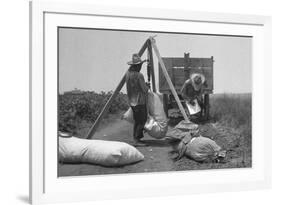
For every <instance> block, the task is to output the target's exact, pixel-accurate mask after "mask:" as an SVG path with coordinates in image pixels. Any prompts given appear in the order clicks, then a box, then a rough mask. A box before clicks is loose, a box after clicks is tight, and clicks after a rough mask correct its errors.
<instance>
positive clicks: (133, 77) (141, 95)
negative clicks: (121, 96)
mask: <svg viewBox="0 0 281 205" xmlns="http://www.w3.org/2000/svg"><path fill="white" fill-rule="evenodd" d="M126 86H127V95H128V98H129V103H130V105H131V106H136V105H144V104H146V99H147V92H148V87H147V86H146V84H145V81H144V77H143V75H142V74H141V73H140V72H137V71H128V72H127V74H126Z"/></svg>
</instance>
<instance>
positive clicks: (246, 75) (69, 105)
mask: <svg viewBox="0 0 281 205" xmlns="http://www.w3.org/2000/svg"><path fill="white" fill-rule="evenodd" d="M57 35H58V43H57V50H58V63H57V73H58V90H57V95H58V100H57V106H58V107H57V110H58V113H57V118H58V125H57V126H58V132H57V133H58V145H57V149H58V161H57V163H58V170H57V171H58V177H66V176H85V175H107V174H133V173H155V172H175V171H190V170H193V171H196V170H210V169H230V168H231V169H238V168H239V169H243V168H251V167H252V36H235V35H220V34H217V35H214V34H205V33H204V34H203V33H202V34H200V33H176V32H175V33H173V32H159V31H135V30H112V29H100V28H74V27H58V28H57Z"/></svg>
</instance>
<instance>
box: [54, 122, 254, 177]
mask: <svg viewBox="0 0 281 205" xmlns="http://www.w3.org/2000/svg"><path fill="white" fill-rule="evenodd" d="M132 129H133V126H132V124H130V123H128V122H126V121H124V120H121V119H120V118H119V117H118V118H115V119H113V120H111V122H109V123H107V124H106V125H103V126H101V128H100V129H99V130H98V131H97V132H96V134H95V135H94V137H93V139H102V140H111V141H122V142H126V143H129V144H131V143H132V142H133V141H132ZM86 131H87V130H86V129H85V130H84V131H82V133H86ZM200 132H201V133H202V135H203V136H205V137H209V138H211V139H213V140H215V141H216V142H217V143H218V144H219V145H220V146H222V147H223V148H225V149H227V150H228V158H227V162H226V163H224V164H221V163H220V164H218V163H198V162H195V161H193V160H191V159H188V158H186V157H184V158H182V159H181V160H179V161H174V160H173V155H172V154H171V151H172V148H171V147H170V146H169V145H168V144H167V143H166V142H165V141H164V140H156V139H153V138H151V137H149V136H148V135H147V134H145V137H144V141H145V142H146V143H147V144H148V145H149V146H146V147H138V150H139V151H140V152H141V153H142V154H143V155H144V157H145V159H144V161H141V162H139V163H136V164H132V165H127V166H123V167H114V168H111V167H102V166H99V165H92V164H59V169H58V176H81V175H97V174H120V173H140V172H159V171H161V172H164V171H176V170H195V169H196V170H197V169H210V168H234V167H250V166H251V156H245V147H241V146H240V145H239V143H240V144H241V142H240V141H241V140H240V136H239V135H238V134H237V133H236V132H235V131H233V130H229V129H226V128H224V127H220V126H219V125H216V124H212V123H206V124H204V125H200Z"/></svg>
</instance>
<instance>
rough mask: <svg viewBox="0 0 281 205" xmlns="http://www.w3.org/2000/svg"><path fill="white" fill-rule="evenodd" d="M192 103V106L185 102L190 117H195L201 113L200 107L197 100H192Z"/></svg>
mask: <svg viewBox="0 0 281 205" xmlns="http://www.w3.org/2000/svg"><path fill="white" fill-rule="evenodd" d="M193 103H194V105H192V104H190V103H189V102H185V104H186V107H187V109H188V111H189V114H190V115H195V114H197V113H199V112H200V111H201V107H200V105H199V103H198V101H197V99H195V100H193Z"/></svg>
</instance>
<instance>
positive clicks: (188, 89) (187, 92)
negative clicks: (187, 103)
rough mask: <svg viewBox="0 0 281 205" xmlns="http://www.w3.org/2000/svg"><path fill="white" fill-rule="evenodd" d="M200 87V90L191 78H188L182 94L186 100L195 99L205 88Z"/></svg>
mask: <svg viewBox="0 0 281 205" xmlns="http://www.w3.org/2000/svg"><path fill="white" fill-rule="evenodd" d="M202 87H203V86H202ZM202 87H201V88H200V89H199V90H198V91H197V90H195V89H194V87H193V86H192V82H191V80H190V79H188V80H186V81H185V82H184V84H183V86H182V88H181V94H182V96H183V98H184V99H186V100H194V99H195V98H196V97H199V96H200V95H202V94H203V88H202Z"/></svg>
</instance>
